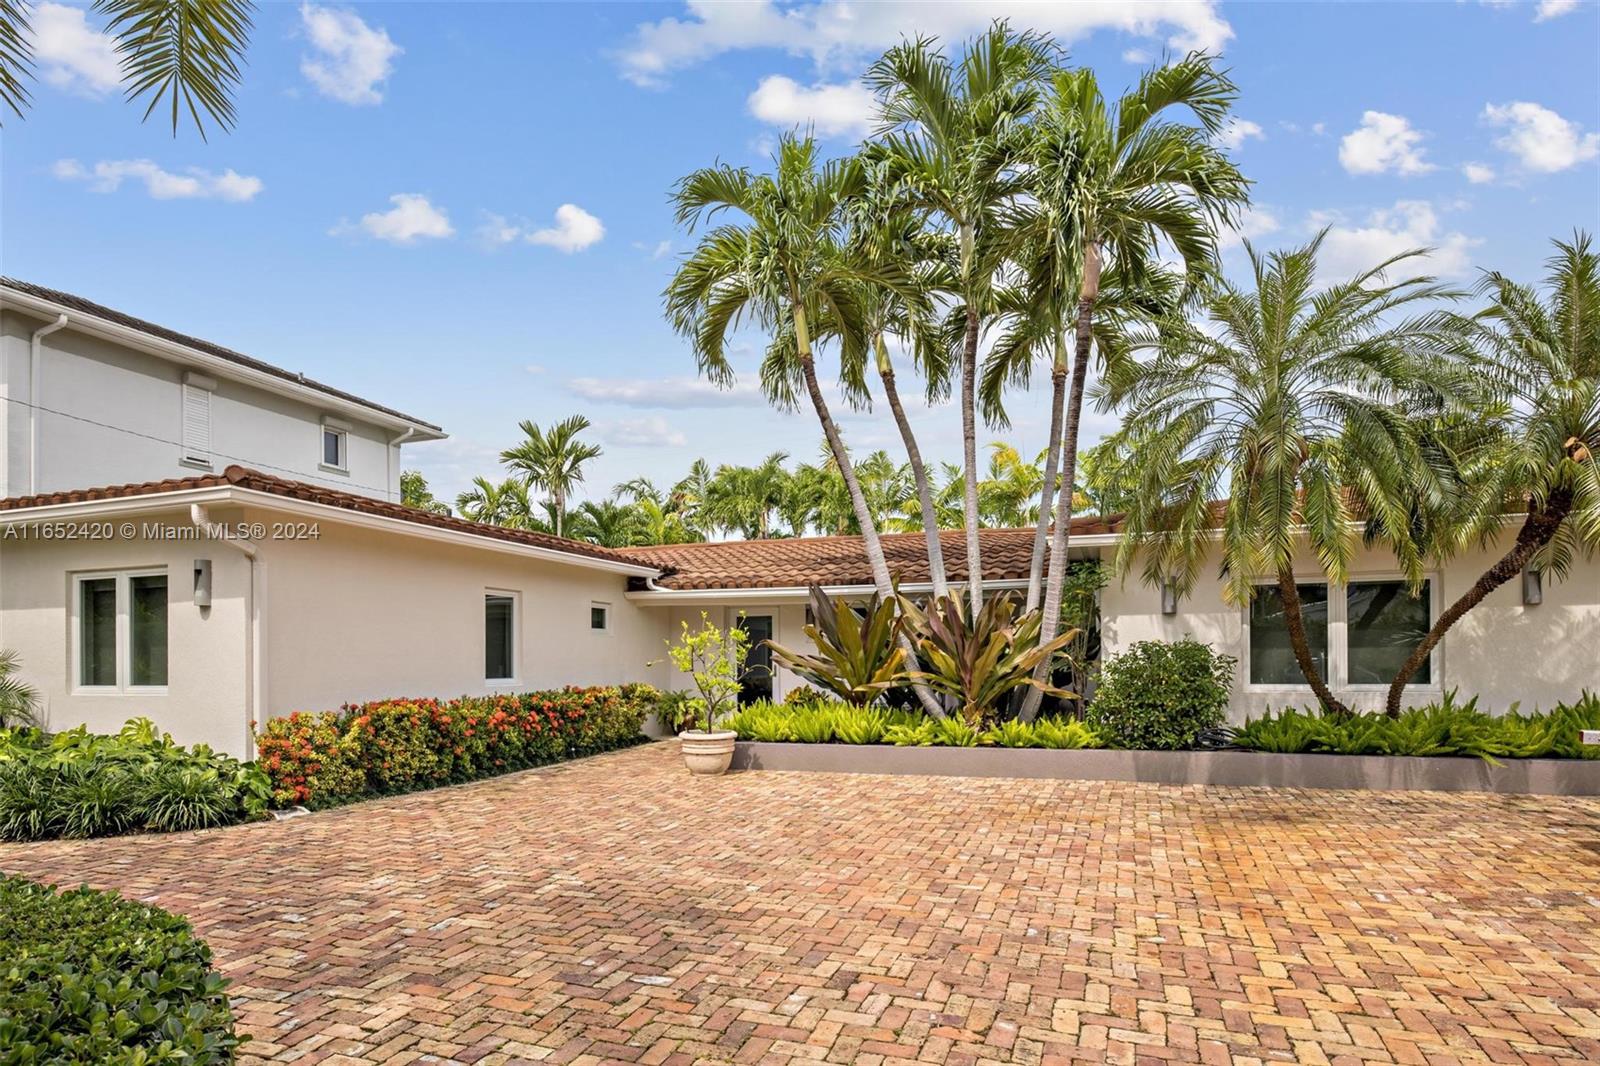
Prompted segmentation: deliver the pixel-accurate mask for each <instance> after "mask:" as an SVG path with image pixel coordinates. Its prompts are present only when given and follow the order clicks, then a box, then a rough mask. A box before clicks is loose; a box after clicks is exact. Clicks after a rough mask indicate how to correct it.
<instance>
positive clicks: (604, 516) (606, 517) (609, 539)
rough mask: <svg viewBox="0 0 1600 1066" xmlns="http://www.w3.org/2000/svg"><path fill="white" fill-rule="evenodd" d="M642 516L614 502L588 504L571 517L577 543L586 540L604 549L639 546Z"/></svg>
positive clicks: (601, 501)
mask: <svg viewBox="0 0 1600 1066" xmlns="http://www.w3.org/2000/svg"><path fill="white" fill-rule="evenodd" d="M640 525H641V522H640V515H639V512H638V510H637V509H636V508H634V507H633V506H631V505H629V504H625V503H618V502H617V501H615V500H600V501H598V502H597V501H595V500H586V501H584V502H583V503H582V504H580V505H579V506H578V507H577V508H576V509H575V510H574V511H573V513H572V529H571V530H570V531H569V532H570V534H571V535H572V538H573V539H574V540H587V541H589V542H591V543H593V544H598V545H600V546H601V547H603V548H626V547H627V546H628V545H630V544H637V543H639V541H638V539H637V538H638V535H639V531H640Z"/></svg>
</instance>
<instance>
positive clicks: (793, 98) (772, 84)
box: [745, 74, 878, 137]
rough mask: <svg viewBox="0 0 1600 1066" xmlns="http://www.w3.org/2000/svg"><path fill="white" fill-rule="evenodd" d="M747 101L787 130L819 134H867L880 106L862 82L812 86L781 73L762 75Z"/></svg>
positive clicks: (756, 111) (764, 117)
mask: <svg viewBox="0 0 1600 1066" xmlns="http://www.w3.org/2000/svg"><path fill="white" fill-rule="evenodd" d="M745 103H746V105H747V106H748V107H749V108H750V113H751V114H752V115H754V116H755V117H756V118H758V119H760V120H761V121H762V122H766V123H770V124H771V125H774V126H781V127H784V128H786V129H787V128H790V127H793V126H802V127H810V128H812V129H814V130H816V132H817V135H818V136H819V137H836V136H839V135H841V134H849V135H851V136H856V137H861V136H865V135H866V134H867V133H868V132H869V131H870V130H871V129H872V126H873V119H874V116H875V115H876V114H877V108H878V102H877V98H876V97H874V96H873V95H872V91H871V90H870V89H868V88H867V87H866V86H865V85H863V84H861V83H860V82H858V81H855V82H846V83H844V84H842V85H828V84H825V83H823V82H818V83H817V84H815V85H813V86H811V87H810V88H809V89H808V88H806V87H805V86H803V85H801V84H800V83H799V82H797V81H795V80H794V79H793V78H786V77H784V76H783V75H781V74H773V75H771V76H770V77H766V78H762V79H761V84H760V85H758V86H756V91H755V92H753V93H751V94H750V98H749V99H748V100H747V101H745Z"/></svg>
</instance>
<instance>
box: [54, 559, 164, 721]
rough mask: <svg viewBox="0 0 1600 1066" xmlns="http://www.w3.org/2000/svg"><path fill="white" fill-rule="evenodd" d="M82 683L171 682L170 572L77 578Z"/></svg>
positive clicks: (114, 687) (133, 685) (145, 685)
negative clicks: (168, 665) (168, 676)
mask: <svg viewBox="0 0 1600 1066" xmlns="http://www.w3.org/2000/svg"><path fill="white" fill-rule="evenodd" d="M74 610H75V611H76V613H77V627H76V636H77V642H76V648H75V654H76V658H77V669H76V677H77V679H78V686H79V687H80V688H86V689H106V690H111V691H119V692H121V691H128V690H149V689H161V688H165V687H166V684H167V575H166V573H165V572H164V571H142V572H132V573H117V574H88V575H84V576H82V577H79V578H78V579H77V595H76V602H75V604H74Z"/></svg>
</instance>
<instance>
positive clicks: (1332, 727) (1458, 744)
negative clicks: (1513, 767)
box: [1232, 691, 1600, 762]
mask: <svg viewBox="0 0 1600 1066" xmlns="http://www.w3.org/2000/svg"><path fill="white" fill-rule="evenodd" d="M1584 729H1600V694H1596V693H1593V692H1585V693H1583V695H1582V696H1580V697H1579V698H1578V699H1577V700H1574V701H1573V702H1571V703H1558V704H1556V705H1555V706H1554V707H1552V708H1551V709H1550V710H1549V711H1545V712H1542V713H1541V712H1538V711H1535V712H1533V713H1531V714H1524V713H1522V712H1521V711H1520V710H1519V709H1518V708H1517V707H1516V706H1513V707H1512V708H1511V709H1510V710H1509V711H1507V712H1506V713H1505V714H1502V715H1492V714H1488V713H1486V712H1484V711H1482V710H1480V709H1479V707H1478V701H1477V698H1476V697H1474V698H1472V699H1469V700H1466V701H1462V700H1460V699H1459V697H1458V696H1457V695H1456V693H1455V692H1454V691H1451V692H1448V693H1446V694H1445V697H1444V698H1443V699H1442V700H1440V701H1439V702H1438V703H1433V704H1429V705H1428V706H1425V707H1414V708H1411V709H1410V710H1406V711H1402V712H1401V713H1400V716H1399V717H1398V718H1391V717H1389V716H1388V715H1387V714H1382V713H1367V714H1345V715H1340V714H1329V713H1326V712H1323V711H1320V710H1314V709H1307V710H1296V709H1294V708H1285V709H1283V710H1281V711H1278V712H1276V713H1274V712H1271V711H1268V712H1267V713H1266V714H1265V715H1263V716H1261V717H1260V718H1253V719H1250V720H1249V721H1247V722H1246V723H1245V724H1244V725H1242V726H1240V727H1239V728H1238V729H1237V730H1234V731H1233V734H1232V740H1233V743H1234V744H1235V745H1237V746H1238V747H1241V748H1247V749H1249V750H1251V751H1270V752H1281V753H1286V754H1305V753H1325V754H1337V755H1441V756H1450V755H1456V756H1476V757H1478V758H1481V759H1487V760H1489V761H1491V762H1495V761H1498V760H1500V759H1551V758H1554V759H1600V745H1592V744H1591V745H1583V744H1580V743H1579V742H1578V741H1579V732H1580V731H1581V730H1584Z"/></svg>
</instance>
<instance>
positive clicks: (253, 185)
mask: <svg viewBox="0 0 1600 1066" xmlns="http://www.w3.org/2000/svg"><path fill="white" fill-rule="evenodd" d="M50 172H51V173H52V174H54V175H55V176H56V177H58V178H60V179H61V180H62V181H87V182H89V183H90V184H89V188H91V189H92V190H94V191H95V192H116V191H117V190H118V189H119V188H121V187H122V183H123V182H124V181H140V182H143V183H144V189H145V192H147V193H149V194H150V196H151V197H152V198H154V199H157V200H227V201H229V202H231V203H245V202H246V201H249V200H254V199H255V198H256V195H257V194H258V193H260V192H261V190H262V188H263V186H262V183H261V179H260V178H254V177H250V176H248V175H245V174H240V173H239V172H238V171H235V170H225V171H223V172H222V173H221V174H214V173H212V172H211V171H209V170H202V169H200V168H199V167H188V168H186V169H185V170H184V171H183V173H181V174H174V173H172V172H171V171H169V170H163V169H161V167H159V166H157V165H156V164H155V163H153V162H151V161H150V160H148V159H105V160H101V161H100V162H98V163H96V164H95V165H94V166H93V167H85V166H84V165H83V164H82V163H80V162H78V161H77V160H76V159H60V160H57V161H56V163H55V165H54V166H52V167H51V168H50Z"/></svg>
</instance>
